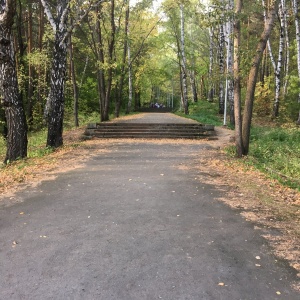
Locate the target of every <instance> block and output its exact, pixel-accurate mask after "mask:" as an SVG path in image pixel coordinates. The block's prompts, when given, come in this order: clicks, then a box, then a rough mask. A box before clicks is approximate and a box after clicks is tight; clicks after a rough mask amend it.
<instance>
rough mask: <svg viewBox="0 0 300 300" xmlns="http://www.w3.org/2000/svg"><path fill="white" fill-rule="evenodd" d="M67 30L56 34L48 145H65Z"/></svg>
mask: <svg viewBox="0 0 300 300" xmlns="http://www.w3.org/2000/svg"><path fill="white" fill-rule="evenodd" d="M64 34H65V32H62V33H60V32H57V33H56V35H55V41H54V49H53V58H52V67H51V79H50V91H49V95H48V100H47V102H48V113H47V121H48V137H47V146H48V147H54V148H57V147H60V146H62V145H63V137H62V134H63V118H64V100H65V97H64V87H65V79H66V63H67V59H66V58H67V43H66V42H63V43H61V40H62V38H63V35H64Z"/></svg>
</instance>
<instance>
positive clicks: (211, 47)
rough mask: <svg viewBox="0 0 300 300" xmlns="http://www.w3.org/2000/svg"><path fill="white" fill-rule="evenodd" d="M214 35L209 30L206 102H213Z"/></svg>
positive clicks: (210, 29)
mask: <svg viewBox="0 0 300 300" xmlns="http://www.w3.org/2000/svg"><path fill="white" fill-rule="evenodd" d="M213 38H214V35H213V30H212V28H211V27H210V28H209V71H208V80H209V88H208V97H207V98H208V101H209V102H213V101H214V85H213V63H214V40H213Z"/></svg>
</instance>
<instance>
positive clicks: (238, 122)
mask: <svg viewBox="0 0 300 300" xmlns="http://www.w3.org/2000/svg"><path fill="white" fill-rule="evenodd" d="M242 5H243V2H242V0H237V1H236V4H235V15H236V17H235V22H234V28H233V31H234V67H233V76H234V118H235V145H236V155H237V157H242V155H243V140H242V116H241V78H240V46H241V21H240V19H239V18H240V14H241V11H242Z"/></svg>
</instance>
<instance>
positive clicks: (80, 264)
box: [0, 141, 300, 300]
mask: <svg viewBox="0 0 300 300" xmlns="http://www.w3.org/2000/svg"><path fill="white" fill-rule="evenodd" d="M107 148H108V149H109V152H106V153H103V154H101V155H100V154H99V155H97V156H92V157H91V158H90V159H89V160H88V161H87V163H86V165H85V166H84V167H82V168H79V169H75V170H73V171H69V172H67V173H64V174H60V175H58V176H57V178H56V179H55V180H49V181H44V182H43V183H41V184H40V185H39V186H37V187H32V188H29V189H27V190H25V191H23V192H22V193H20V194H19V195H18V197H19V198H20V199H21V200H22V201H21V202H20V203H15V204H14V205H12V206H4V205H1V203H0V275H1V277H0V278H1V280H0V299H101V300H102V299H103V300H110V299H118V300H143V299H149V300H152V299H168V300H175V299H226V300H227V299H228V300H235V299H251V300H252V299H258V300H263V299H266V300H270V299H299V298H300V297H299V296H300V294H299V293H298V292H296V291H295V290H293V289H292V288H291V284H292V283H293V281H294V280H296V275H295V272H294V271H293V270H292V269H291V268H289V267H288V265H287V264H286V263H285V262H283V261H279V260H278V259H276V258H275V257H274V256H273V255H272V254H271V250H270V249H269V247H268V246H267V244H266V242H265V240H264V239H263V238H261V237H260V235H259V232H258V231H257V230H255V229H254V224H252V223H250V222H247V221H246V220H245V219H244V218H242V217H241V216H240V214H239V211H236V210H232V209H230V208H229V207H227V206H226V205H224V204H223V203H222V202H221V201H219V200H218V198H219V197H221V196H224V195H223V193H222V192H220V191H219V190H217V189H216V188H215V187H214V186H211V185H209V184H206V183H205V182H201V181H200V180H199V178H200V177H201V178H203V176H199V175H200V174H201V166H200V169H198V168H193V166H195V163H196V158H197V155H198V154H199V153H204V152H205V151H206V149H207V148H209V145H206V144H205V143H199V144H196V143H189V142H187V143H186V144H185V143H178V144H176V143H170V144H168V143H164V144H158V143H155V142H153V143H143V142H139V141H136V142H128V143H125V142H122V143H120V142H113V143H110V144H109V145H108V146H107ZM202 175H203V174H202ZM6 200H7V199H6ZM3 203H7V201H4V202H3Z"/></svg>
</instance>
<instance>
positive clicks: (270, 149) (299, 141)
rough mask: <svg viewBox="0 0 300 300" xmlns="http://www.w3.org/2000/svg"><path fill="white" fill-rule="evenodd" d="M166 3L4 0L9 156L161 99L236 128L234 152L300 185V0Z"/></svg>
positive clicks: (4, 120)
mask: <svg viewBox="0 0 300 300" xmlns="http://www.w3.org/2000/svg"><path fill="white" fill-rule="evenodd" d="M160 2H161V3H160V6H159V7H158V6H157V3H158V2H157V1H151V0H141V1H129V0H111V1H96V0H91V1H81V0H57V1H50V0H41V1H38V0H3V1H2V2H1V5H2V6H1V7H2V8H1V12H0V13H1V14H0V16H1V18H0V23H1V42H0V47H1V57H0V62H1V70H2V72H1V77H0V83H1V89H0V95H1V105H0V130H1V132H2V133H3V134H2V136H1V140H0V148H1V158H3V160H4V161H5V163H9V162H12V161H13V160H17V159H19V158H24V157H27V156H31V155H36V154H32V153H31V146H30V145H31V144H32V142H31V140H32V139H35V140H39V146H38V149H39V151H38V152H39V153H41V155H42V154H43V153H48V152H51V151H53V149H55V148H57V147H60V146H62V145H63V139H62V133H63V127H65V129H66V128H67V127H72V126H79V125H85V124H86V123H87V122H88V121H91V120H93V121H106V120H108V119H110V118H114V117H119V116H120V115H121V114H124V113H130V112H133V111H138V110H139V108H140V107H145V106H146V107H149V106H151V105H153V104H155V103H158V104H160V105H163V106H165V107H170V108H172V109H173V110H174V111H179V112H180V111H181V112H182V113H184V114H185V115H186V116H188V117H192V118H196V119H197V120H199V121H201V122H204V123H212V124H215V125H221V124H224V125H228V126H230V127H231V128H235V130H236V141H237V142H236V147H235V149H231V151H232V153H237V154H238V156H242V155H247V154H250V155H249V156H248V160H247V162H248V163H249V162H251V163H253V164H256V165H257V166H258V167H260V168H261V169H263V170H264V171H266V172H267V173H270V174H271V175H272V176H275V177H276V178H278V179H279V180H281V181H282V182H284V183H285V184H288V185H290V186H292V187H294V188H299V185H300V184H299V178H300V166H299V165H300V164H299V158H300V134H299V127H298V125H299V123H300V115H299V110H300V107H299V106H300V104H299V103H300V102H299V101H300V100H299V99H300V88H299V86H300V80H299V77H300V29H299V7H298V3H297V1H296V0H280V1H278V0H276V1H265V0H263V1H255V2H253V1H252V2H249V1H243V3H242V1H236V2H235V3H234V2H233V1H232V0H218V1H215V0H213V1H200V0H184V1H183V0H182V1H179V0H178V1H170V0H165V1H160ZM6 55H8V57H9V58H6ZM9 59H11V60H10V61H9ZM7 62H9V68H10V72H6V71H5V70H6V68H7V65H8V64H7ZM13 68H14V69H15V71H14V72H12V69H13ZM252 70H254V73H251V72H252ZM4 75H5V76H6V77H5V76H4ZM12 78H15V80H11V79H12ZM250 84H252V88H251V86H250ZM8 91H9V93H8ZM12 91H13V92H12ZM12 95H14V96H12ZM249 105H250V106H249ZM212 115H216V116H217V117H214V118H212V117H211V116H212ZM208 116H209V117H208ZM220 119H221V120H222V121H221V123H220ZM245 120H246V121H245ZM253 125H254V127H253ZM257 125H260V126H257ZM251 126H252V129H251V136H250V135H249V134H250V128H251ZM244 127H245V128H244ZM239 131H240V132H239ZM243 131H244V133H243ZM247 131H249V132H247ZM38 134H39V135H42V144H43V146H42V147H41V146H40V143H41V141H40V138H37V136H38ZM247 134H248V135H249V136H247ZM244 135H245V136H244ZM28 137H29V146H28ZM31 137H32V138H31ZM43 139H44V140H43ZM239 142H241V143H242V146H241V145H239ZM248 142H251V146H250V147H249V145H247V143H248ZM245 144H246V145H245ZM239 147H241V149H240V150H241V152H239ZM28 149H29V152H28ZM5 151H6V153H5ZM249 151H250V152H249Z"/></svg>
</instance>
